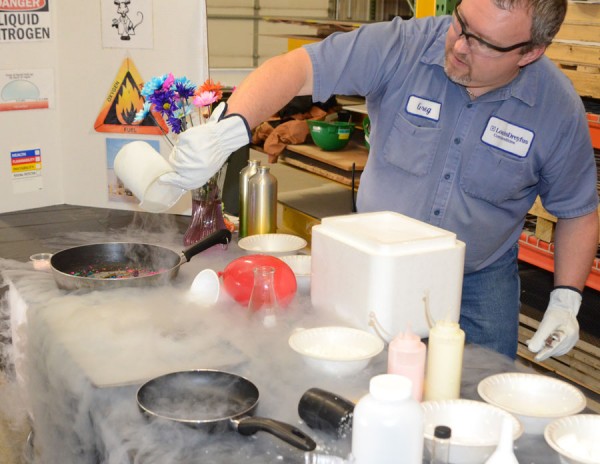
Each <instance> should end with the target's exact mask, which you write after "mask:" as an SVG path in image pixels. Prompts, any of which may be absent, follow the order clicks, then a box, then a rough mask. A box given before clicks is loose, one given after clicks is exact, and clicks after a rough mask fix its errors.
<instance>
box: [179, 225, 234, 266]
mask: <svg viewBox="0 0 600 464" xmlns="http://www.w3.org/2000/svg"><path fill="white" fill-rule="evenodd" d="M229 242H231V232H230V231H229V230H228V229H221V230H217V231H216V232H214V233H212V234H210V235H209V236H208V237H206V238H204V239H202V240H200V241H199V242H196V243H194V244H193V245H190V246H189V247H187V248H186V249H185V250H183V251H182V254H183V257H184V258H185V260H186V262H187V261H189V260H190V259H192V257H193V256H196V255H197V254H198V253H200V252H201V251H204V250H207V249H209V248H210V247H211V246H213V245H216V244H217V243H221V244H223V245H227V244H228V243H229Z"/></svg>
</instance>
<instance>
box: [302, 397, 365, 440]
mask: <svg viewBox="0 0 600 464" xmlns="http://www.w3.org/2000/svg"><path fill="white" fill-rule="evenodd" d="M298 414H299V415H300V417H301V418H302V420H303V421H304V422H306V425H308V426H309V427H310V428H312V429H315V430H322V431H323V432H326V433H329V434H332V435H337V436H338V437H340V438H341V437H343V436H345V435H347V434H349V432H350V431H351V430H352V416H353V414H354V403H352V402H351V401H349V400H347V399H345V398H342V397H341V396H339V395H336V394H335V393H331V392H328V391H325V390H321V389H320V388H310V389H309V390H307V391H306V392H305V393H304V395H302V398H300V401H299V402H298Z"/></svg>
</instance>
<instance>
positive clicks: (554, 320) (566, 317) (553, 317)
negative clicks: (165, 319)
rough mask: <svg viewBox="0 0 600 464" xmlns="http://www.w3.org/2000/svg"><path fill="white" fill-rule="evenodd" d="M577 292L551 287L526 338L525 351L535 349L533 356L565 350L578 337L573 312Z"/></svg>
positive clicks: (543, 356) (540, 357)
mask: <svg viewBox="0 0 600 464" xmlns="http://www.w3.org/2000/svg"><path fill="white" fill-rule="evenodd" d="M580 306H581V294H580V293H579V292H577V291H575V290H571V289H568V288H564V287H563V288H560V287H558V288H555V289H554V290H552V293H550V302H549V303H548V308H546V312H545V314H544V317H543V318H542V322H540V326H539V327H538V329H537V331H536V332H535V334H534V335H533V337H532V338H531V340H527V347H528V348H529V351H531V352H533V353H537V355H536V357H535V360H536V361H543V360H545V359H547V358H549V357H550V356H561V355H563V354H566V353H568V352H569V351H570V350H571V348H573V347H574V346H575V344H576V343H577V340H579V323H578V322H577V313H578V312H579V307H580Z"/></svg>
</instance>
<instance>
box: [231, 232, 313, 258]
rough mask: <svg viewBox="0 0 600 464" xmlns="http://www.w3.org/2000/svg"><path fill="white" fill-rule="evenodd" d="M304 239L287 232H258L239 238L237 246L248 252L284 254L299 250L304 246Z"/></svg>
mask: <svg viewBox="0 0 600 464" xmlns="http://www.w3.org/2000/svg"><path fill="white" fill-rule="evenodd" d="M306 244H307V243H306V240H304V239H303V238H302V237H298V236H297V235H289V234H259V235H249V236H248V237H244V238H242V239H240V241H239V242H238V246H239V247H240V248H241V249H242V250H246V251H247V252H250V253H262V254H269V255H285V254H290V253H292V252H294V251H298V250H301V249H302V248H304V247H305V246H306Z"/></svg>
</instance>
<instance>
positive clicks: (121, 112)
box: [94, 58, 169, 135]
mask: <svg viewBox="0 0 600 464" xmlns="http://www.w3.org/2000/svg"><path fill="white" fill-rule="evenodd" d="M143 84H144V83H143V81H142V78H141V77H140V74H139V73H138V71H137V69H136V67H135V66H134V64H133V61H131V60H130V59H129V58H126V59H125V61H123V64H122V65H121V69H119V72H118V74H117V78H116V79H115V81H114V82H113V84H112V86H111V87H110V90H109V92H108V95H107V96H106V98H105V99H104V105H103V106H102V110H101V111H100V114H99V115H98V117H97V118H96V122H95V123H94V129H96V131H97V132H111V133H122V134H129V135H131V134H157V135H164V134H166V133H167V132H169V128H168V127H167V125H166V123H165V121H164V120H163V118H162V116H161V115H160V114H159V113H157V112H156V111H150V113H149V114H148V115H147V116H146V117H145V118H144V119H143V120H142V121H134V119H135V115H136V113H137V112H138V111H139V110H141V109H142V107H143V106H144V98H143V97H142V95H141V93H140V91H141V89H142V86H143Z"/></svg>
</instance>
